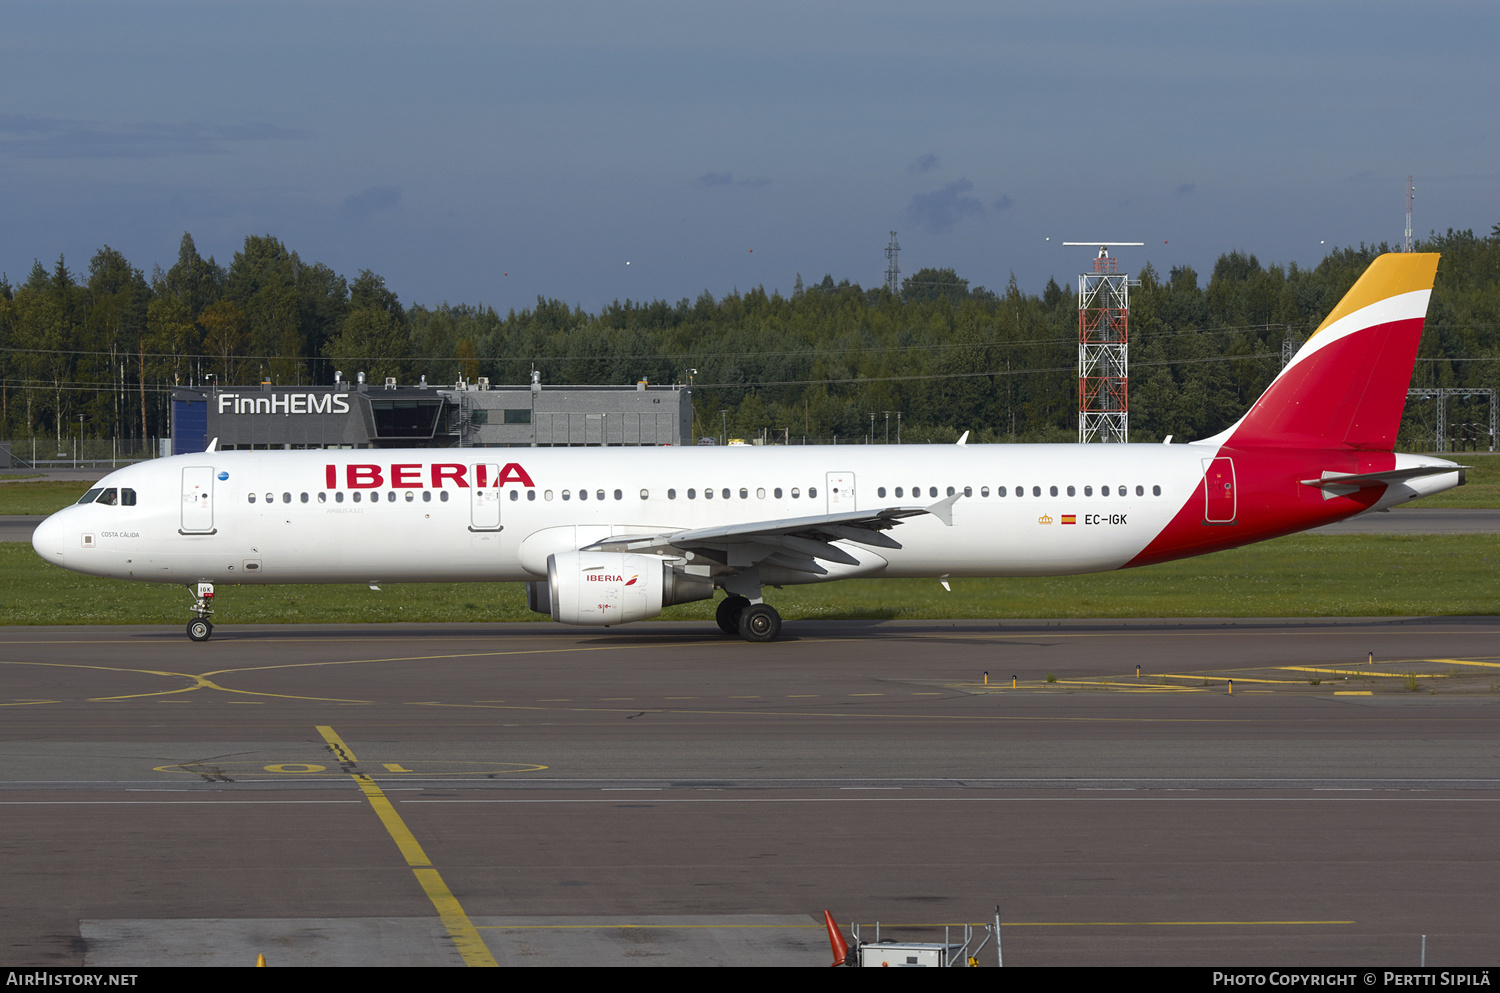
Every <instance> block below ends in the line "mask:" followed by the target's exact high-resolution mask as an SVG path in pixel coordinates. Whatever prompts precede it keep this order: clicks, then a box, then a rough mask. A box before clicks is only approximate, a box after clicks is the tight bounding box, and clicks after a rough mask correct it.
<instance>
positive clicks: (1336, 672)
mask: <svg viewBox="0 0 1500 993" xmlns="http://www.w3.org/2000/svg"><path fill="white" fill-rule="evenodd" d="M1277 668H1279V669H1286V670H1287V671H1289V672H1318V673H1323V674H1324V675H1329V676H1376V677H1378V678H1381V679H1405V678H1407V677H1408V676H1411V677H1414V678H1416V679H1442V678H1444V675H1445V674H1444V673H1441V672H1371V671H1370V670H1368V669H1318V668H1315V667H1314V666H1310V665H1283V666H1277Z"/></svg>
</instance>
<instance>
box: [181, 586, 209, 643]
mask: <svg viewBox="0 0 1500 993" xmlns="http://www.w3.org/2000/svg"><path fill="white" fill-rule="evenodd" d="M188 589H190V590H191V589H193V587H192V586H189V587H188ZM213 599H214V584H213V583H199V584H198V586H197V589H196V592H195V599H194V600H193V606H192V607H191V608H189V609H190V610H192V612H193V613H194V614H196V615H197V616H196V617H194V618H193V619H192V620H190V621H188V626H187V636H188V637H189V638H191V639H193V640H194V641H207V640H208V639H209V637H210V636H211V635H212V634H213V633H214V626H213V625H212V624H210V623H208V619H209V618H210V617H212V616H213V613H214V608H213V607H211V606H210V604H212V603H213Z"/></svg>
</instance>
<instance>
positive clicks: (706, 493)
mask: <svg viewBox="0 0 1500 993" xmlns="http://www.w3.org/2000/svg"><path fill="white" fill-rule="evenodd" d="M713 498H714V491H713V490H712V489H705V490H704V491H703V499H705V500H712V499H713Z"/></svg>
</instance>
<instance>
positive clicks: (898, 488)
mask: <svg viewBox="0 0 1500 993" xmlns="http://www.w3.org/2000/svg"><path fill="white" fill-rule="evenodd" d="M896 496H897V497H900V496H901V487H899V486H898V487H896Z"/></svg>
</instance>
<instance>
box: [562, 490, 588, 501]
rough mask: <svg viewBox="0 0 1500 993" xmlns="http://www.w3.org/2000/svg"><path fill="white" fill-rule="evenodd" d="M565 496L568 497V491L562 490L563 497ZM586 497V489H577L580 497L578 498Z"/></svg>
mask: <svg viewBox="0 0 1500 993" xmlns="http://www.w3.org/2000/svg"><path fill="white" fill-rule="evenodd" d="M567 498H568V491H567V490H563V499H564V500H566V499H567ZM588 498H589V491H588V490H579V491H578V499H580V500H587V499H588Z"/></svg>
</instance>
